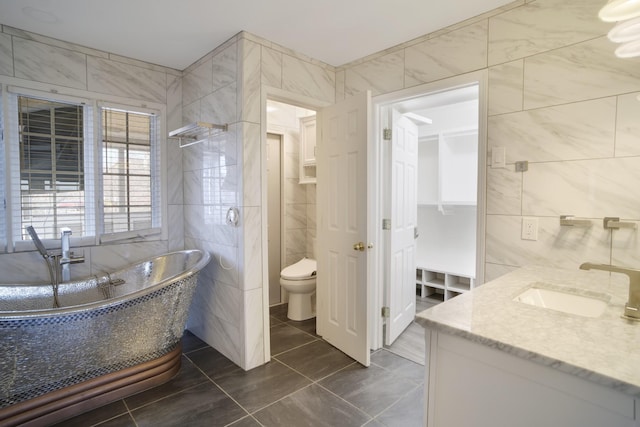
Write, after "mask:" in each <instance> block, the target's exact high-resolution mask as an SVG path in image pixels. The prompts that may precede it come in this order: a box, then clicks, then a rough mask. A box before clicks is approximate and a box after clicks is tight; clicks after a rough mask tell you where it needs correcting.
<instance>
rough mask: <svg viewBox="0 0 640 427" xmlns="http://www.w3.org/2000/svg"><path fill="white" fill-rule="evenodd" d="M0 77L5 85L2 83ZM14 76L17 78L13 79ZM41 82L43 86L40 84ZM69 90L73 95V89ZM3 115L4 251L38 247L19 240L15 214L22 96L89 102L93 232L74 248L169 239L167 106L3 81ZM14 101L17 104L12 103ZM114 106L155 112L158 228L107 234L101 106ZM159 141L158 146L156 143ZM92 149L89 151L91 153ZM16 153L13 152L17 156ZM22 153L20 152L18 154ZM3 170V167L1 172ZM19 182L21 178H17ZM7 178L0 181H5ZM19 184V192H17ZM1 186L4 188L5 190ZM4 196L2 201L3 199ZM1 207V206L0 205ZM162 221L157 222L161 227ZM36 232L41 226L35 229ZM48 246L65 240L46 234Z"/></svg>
mask: <svg viewBox="0 0 640 427" xmlns="http://www.w3.org/2000/svg"><path fill="white" fill-rule="evenodd" d="M2 80H5V79H0V84H2ZM10 80H14V79H10ZM37 86H40V85H39V84H37ZM69 93H70V94H69ZM0 94H1V96H0V106H1V108H0V114H1V115H2V118H3V121H4V124H5V126H4V128H0V132H2V134H3V135H4V147H3V146H2V140H1V139H0V150H2V149H3V148H4V151H3V152H2V153H0V160H5V161H4V164H5V166H6V167H5V170H4V178H5V179H4V193H5V211H4V212H5V228H4V235H5V240H4V241H3V240H2V233H1V232H0V253H12V252H25V251H33V250H35V249H36V248H35V245H34V244H33V242H31V240H20V238H21V231H20V230H19V227H20V225H19V224H20V220H19V218H14V217H15V212H14V204H15V203H18V204H20V199H19V197H18V199H17V200H15V199H16V194H18V195H19V187H20V180H19V176H20V165H19V163H18V164H14V165H12V164H11V159H12V158H15V151H19V144H18V141H19V139H18V138H19V136H18V117H17V97H18V96H27V97H33V98H41V99H45V100H51V101H59V102H66V103H72V104H84V105H85V113H84V114H83V117H84V121H85V123H84V133H85V148H86V149H85V168H87V167H89V164H88V162H89V163H90V164H91V166H90V167H91V168H92V171H91V174H92V178H93V179H91V180H90V181H92V182H87V180H86V179H85V191H87V187H90V189H89V190H90V193H89V194H90V195H89V196H85V209H86V210H87V212H89V213H88V214H85V216H89V217H90V218H89V219H88V220H89V221H91V222H93V226H94V233H93V235H87V236H72V237H71V242H70V243H71V245H72V246H74V247H83V246H99V245H101V244H117V243H131V242H146V241H159V240H167V239H168V229H167V214H168V201H167V176H166V174H167V167H166V165H167V158H166V155H167V154H166V144H167V137H166V133H167V131H166V106H165V105H163V104H158V103H153V102H143V101H141V102H140V103H139V104H136V101H135V100H130V99H123V98H121V97H118V96H108V95H105V96H104V98H105V99H98V98H97V96H98V94H95V93H91V92H87V91H83V90H74V89H69V88H57V87H56V88H55V89H49V90H37V89H31V88H24V87H16V86H9V85H7V84H2V91H0ZM12 102H14V103H15V105H12ZM103 107H104V108H115V109H121V110H125V111H131V112H140V113H149V114H155V115H156V120H155V122H156V126H155V133H156V135H155V143H152V151H153V152H155V153H154V154H152V156H153V157H154V165H155V178H154V176H153V172H152V193H153V196H152V197H153V201H152V206H153V208H152V216H153V223H154V227H153V228H151V229H147V230H137V231H132V232H120V233H112V234H104V233H103V230H104V228H103V209H102V208H103V207H102V200H103V199H102V194H103V192H102V158H101V157H102V151H101V140H102V138H101V135H100V132H101V129H102V127H101V123H100V120H101V119H100V117H101V114H100V113H101V108H103ZM153 145H155V148H153ZM87 153H90V155H89V157H88V158H87ZM12 156H13V157H12ZM18 156H19V153H18ZM1 172H2V171H1V170H0V173H1ZM16 174H17V178H16ZM16 181H17V182H16ZM2 184H3V182H2V181H0V186H2ZM16 185H17V188H18V192H17V193H15V190H14V189H15V187H14V186H16ZM1 193H2V190H1V189H0V194H1ZM1 202H2V200H0V203H1ZM0 206H1V205H0ZM156 225H157V226H156ZM36 231H37V230H36ZM43 243H44V245H45V247H46V248H47V249H57V248H60V239H43Z"/></svg>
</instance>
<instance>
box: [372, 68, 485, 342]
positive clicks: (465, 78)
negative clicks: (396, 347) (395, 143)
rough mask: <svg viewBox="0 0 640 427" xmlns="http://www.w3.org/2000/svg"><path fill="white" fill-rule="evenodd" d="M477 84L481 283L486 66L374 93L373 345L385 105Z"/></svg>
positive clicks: (379, 283)
mask: <svg viewBox="0 0 640 427" xmlns="http://www.w3.org/2000/svg"><path fill="white" fill-rule="evenodd" d="M475 83H477V84H478V107H479V108H478V115H479V117H478V210H477V214H476V215H477V224H476V283H477V284H478V285H480V284H482V283H483V282H484V260H485V222H486V201H485V199H486V181H487V180H486V169H487V117H488V116H487V93H488V90H487V89H488V88H487V86H488V73H487V70H480V71H474V72H471V73H467V74H462V75H459V76H454V77H450V78H446V79H442V80H438V81H436V82H432V83H425V84H422V85H419V86H414V87H412V88H408V89H402V90H399V91H396V92H391V93H387V94H383V95H378V96H374V97H373V98H372V115H373V120H372V128H371V135H372V137H373V140H374V142H375V143H374V144H372V145H370V147H371V148H370V150H371V151H372V152H371V153H370V155H369V158H370V160H371V161H370V163H369V165H370V167H371V169H370V170H369V189H370V191H369V196H370V197H375V200H372V202H370V203H369V206H370V207H371V208H372V210H370V211H369V215H370V221H369V222H370V223H371V224H376V226H375V227H374V229H373V230H370V233H369V235H370V236H372V239H373V241H374V244H375V245H376V247H378V248H379V249H380V250H377V251H372V252H371V253H370V254H369V256H371V257H373V258H372V261H371V265H373V266H375V267H374V268H372V269H370V271H369V279H370V280H371V281H370V282H369V283H371V284H373V289H372V292H371V301H370V303H371V304H372V306H371V307H372V309H371V310H370V313H371V318H370V320H369V322H370V325H372V328H371V337H370V339H369V341H370V343H371V348H372V349H373V350H376V349H378V348H381V347H382V345H383V339H382V328H383V318H382V316H381V312H380V311H381V309H382V306H383V302H384V277H385V276H384V262H385V259H384V256H385V254H386V251H384V250H383V248H382V245H383V242H384V241H385V240H384V239H383V234H382V219H383V213H384V206H383V205H382V199H381V197H380V196H379V195H380V194H382V191H383V189H384V187H383V185H384V184H385V183H384V182H383V175H384V174H383V171H384V165H383V164H382V161H383V156H382V146H383V139H382V132H381V129H382V126H383V124H384V118H383V117H382V109H383V107H385V106H388V105H390V104H395V103H396V102H400V101H404V100H408V99H411V98H419V97H422V96H426V95H430V94H434V93H437V92H444V91H448V90H451V89H456V88H460V87H464V86H469V85H471V84H475Z"/></svg>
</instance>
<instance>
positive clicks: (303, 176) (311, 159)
mask: <svg viewBox="0 0 640 427" xmlns="http://www.w3.org/2000/svg"><path fill="white" fill-rule="evenodd" d="M315 183H316V116H308V117H302V118H301V119H300V184H315Z"/></svg>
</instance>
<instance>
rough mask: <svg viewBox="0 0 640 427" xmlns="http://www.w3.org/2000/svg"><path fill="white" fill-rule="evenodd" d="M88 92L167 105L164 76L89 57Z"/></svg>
mask: <svg viewBox="0 0 640 427" xmlns="http://www.w3.org/2000/svg"><path fill="white" fill-rule="evenodd" d="M87 73H88V88H89V90H90V91H93V92H99V93H109V94H114V95H119V96H123V97H126V98H134V99H141V100H149V101H156V102H160V103H162V104H165V103H166V102H167V89H166V85H167V76H166V73H161V72H159V71H153V70H149V69H147V68H142V67H137V66H135V65H129V64H123V63H118V62H114V61H108V60H106V59H101V58H94V57H91V56H89V57H88V59H87Z"/></svg>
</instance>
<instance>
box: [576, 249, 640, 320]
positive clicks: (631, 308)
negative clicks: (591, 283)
mask: <svg viewBox="0 0 640 427" xmlns="http://www.w3.org/2000/svg"><path fill="white" fill-rule="evenodd" d="M580 269H581V270H602V271H610V272H612V273H622V274H626V275H627V276H628V277H629V300H628V301H627V304H626V305H625V307H624V316H625V317H627V318H630V319H633V320H638V321H640V270H638V269H635V268H626V267H618V266H616V265H610V264H594V263H591V262H585V263H583V264H582V265H580Z"/></svg>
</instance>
